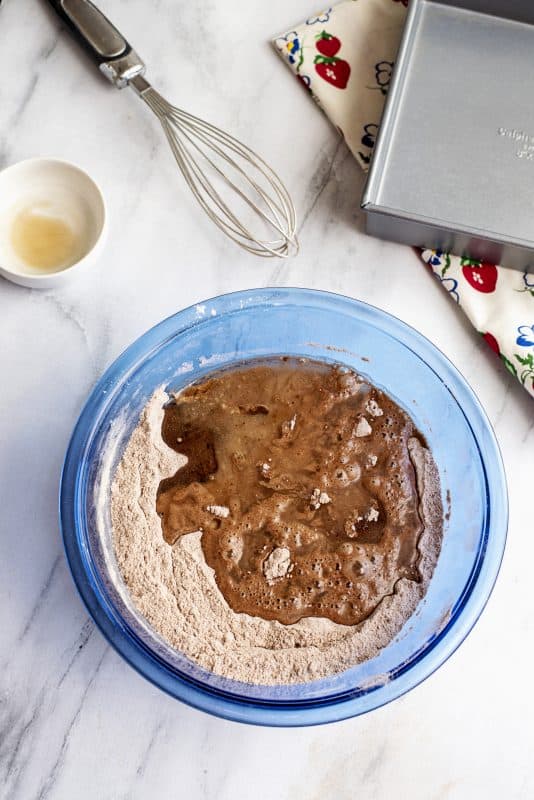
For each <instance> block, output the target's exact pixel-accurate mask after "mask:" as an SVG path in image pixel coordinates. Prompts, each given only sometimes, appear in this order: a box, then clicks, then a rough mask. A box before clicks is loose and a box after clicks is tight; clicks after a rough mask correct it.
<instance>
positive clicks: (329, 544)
mask: <svg viewBox="0 0 534 800" xmlns="http://www.w3.org/2000/svg"><path fill="white" fill-rule="evenodd" d="M162 437H163V439H164V441H165V443H166V444H167V445H168V446H169V447H171V448H173V449H174V450H175V451H177V452H179V453H182V454H184V455H185V456H187V459H188V460H187V464H186V465H185V466H184V467H182V468H181V469H179V470H178V471H177V472H176V474H175V475H174V476H173V477H171V478H168V479H166V480H163V481H162V482H161V484H160V486H159V491H158V499H157V511H158V513H159V515H160V517H161V520H162V528H163V535H164V538H165V540H166V541H167V542H168V543H169V544H171V545H172V544H174V543H175V542H176V541H177V539H178V538H179V537H180V536H183V535H184V534H187V533H192V532H194V531H198V530H202V531H203V535H202V549H203V552H204V556H205V559H206V562H207V563H208V565H209V566H210V567H211V568H212V569H213V570H214V573H215V579H216V582H217V585H218V586H219V588H220V590H221V592H222V594H223V596H224V598H225V599H226V601H227V603H228V604H229V605H230V607H231V608H232V609H233V610H234V611H235V612H245V613H247V614H251V615H254V616H259V617H263V618H264V619H270V620H272V619H275V620H278V621H280V622H282V623H284V624H290V623H293V622H297V621H298V620H300V619H301V618H303V617H310V616H316V617H327V618H329V619H331V620H333V621H334V622H338V623H341V624H345V625H354V624H357V623H359V622H361V621H362V620H364V619H365V618H366V617H368V616H369V615H370V614H371V613H372V612H373V611H374V610H375V609H376V607H377V606H378V605H379V603H380V602H381V600H382V599H383V598H384V597H385V596H386V595H390V594H391V593H392V592H393V591H394V589H395V584H396V583H397V581H398V580H399V579H401V578H408V579H410V580H414V581H419V580H420V575H419V571H418V560H419V551H418V541H419V537H420V535H421V533H422V530H423V526H422V523H421V519H420V517H419V497H418V494H417V488H416V481H415V472H414V467H413V465H412V462H411V460H410V455H409V448H408V443H409V441H410V439H412V438H414V437H415V438H418V439H419V440H420V441H421V442H422V443H423V444H424V440H423V439H422V437H421V435H420V434H419V432H418V431H417V430H416V428H415V427H414V424H413V422H412V421H411V419H410V418H409V416H408V415H407V414H406V413H405V412H404V411H403V410H402V409H401V408H399V406H398V405H397V404H396V403H394V401H393V400H392V399H391V398H389V397H388V396H387V395H385V394H384V393H383V392H381V391H379V390H378V389H376V388H375V387H373V386H371V385H370V384H369V383H367V382H366V381H365V379H363V378H362V377H360V376H358V375H357V374H356V373H355V372H353V371H350V370H348V369H347V368H344V367H338V366H332V365H328V364H325V363H320V362H315V361H310V360H305V359H289V358H286V357H284V358H271V359H268V360H263V361H261V362H254V363H253V364H252V365H250V364H248V365H244V366H243V367H241V368H238V369H232V370H227V371H222V372H219V373H217V374H216V375H214V376H211V377H209V378H208V379H205V380H204V381H202V382H200V383H197V384H194V385H192V386H189V387H188V388H186V389H184V390H183V391H182V392H180V393H179V394H178V395H177V396H176V398H175V401H174V402H173V403H171V404H170V405H169V406H168V407H167V408H166V409H165V415H164V420H163V425H162Z"/></svg>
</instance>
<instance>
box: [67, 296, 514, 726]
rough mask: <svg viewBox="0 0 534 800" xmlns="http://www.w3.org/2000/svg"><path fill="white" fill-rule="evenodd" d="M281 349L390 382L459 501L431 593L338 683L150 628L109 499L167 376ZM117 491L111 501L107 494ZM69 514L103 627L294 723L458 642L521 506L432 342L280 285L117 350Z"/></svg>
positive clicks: (468, 400) (83, 433)
mask: <svg viewBox="0 0 534 800" xmlns="http://www.w3.org/2000/svg"><path fill="white" fill-rule="evenodd" d="M274 354H290V355H299V356H309V357H311V358H315V359H323V360H328V361H337V362H342V363H343V364H346V365H348V366H350V367H353V368H355V369H356V370H357V371H359V372H360V373H362V374H364V375H366V376H368V377H369V379H370V380H371V381H372V382H373V383H375V384H376V385H378V386H379V387H381V388H383V389H385V391H386V392H388V393H389V394H391V395H392V396H393V397H394V398H395V399H396V400H397V402H398V403H399V404H400V405H401V406H403V407H404V408H405V409H406V411H408V412H409V413H410V414H411V416H412V417H413V418H414V420H415V422H416V424H417V426H418V428H419V429H420V430H421V431H422V432H423V434H424V435H425V436H426V438H427V440H428V442H429V444H430V446H431V448H432V451H433V454H434V458H435V460H436V463H437V465H438V468H439V471H440V475H441V481H442V490H443V504H444V508H445V509H446V510H447V509H449V512H450V513H449V514H448V515H447V516H448V519H446V521H445V532H444V540H443V547H442V551H441V554H440V557H439V560H438V564H437V567H436V570H435V573H434V576H433V578H432V580H431V583H430V586H429V589H428V592H427V595H426V597H425V598H424V600H423V601H422V602H421V604H420V605H419V607H418V609H417V611H416V613H415V614H414V615H413V617H412V618H411V619H410V620H409V621H408V622H407V623H406V625H405V626H404V628H403V629H402V630H401V631H400V633H399V634H398V635H397V636H396V638H395V639H394V640H393V641H392V642H391V643H390V644H389V645H388V646H387V647H386V648H384V649H383V650H382V651H381V652H380V653H379V655H377V656H376V657H375V658H372V659H370V660H369V661H366V662H364V663H362V664H359V665H358V666H355V667H353V668H351V669H349V670H346V671H345V672H341V673H339V674H337V675H333V676H332V677H329V678H327V679H324V680H318V681H313V682H310V683H303V684H297V685H295V684H294V685H290V686H274V687H273V686H257V685H256V686H253V685H248V684H244V683H238V682H236V681H231V680H227V679H225V678H222V677H220V676H218V675H214V674H212V673H210V672H207V671H206V670H204V669H202V668H201V667H199V666H197V665H196V664H194V663H192V662H191V661H190V660H189V659H187V658H186V657H185V656H184V655H183V654H181V653H179V652H177V651H175V650H173V649H172V648H171V647H170V646H168V645H167V644H166V643H165V642H164V641H163V640H162V639H161V638H160V637H159V636H158V635H157V634H156V633H155V632H154V631H153V630H152V629H151V628H150V627H149V626H148V624H147V623H146V622H145V621H144V620H143V618H142V617H141V616H140V615H139V614H138V613H137V612H136V610H135V608H134V607H133V605H132V603H131V601H130V600H129V597H128V593H127V591H126V589H125V587H124V585H123V584H122V581H121V578H120V575H119V574H118V571H117V567H116V564H115V559H114V554H113V548H112V539H111V523H110V513H109V502H108V499H109V492H110V486H111V481H112V477H113V472H114V469H115V467H116V465H117V463H118V461H119V460H120V457H121V454H122V452H123V450H124V447H125V445H126V443H127V441H128V438H129V435H130V434H131V432H132V430H133V428H134V427H135V426H136V424H137V422H138V419H139V414H140V412H141V409H142V408H143V406H144V405H145V403H146V402H147V400H148V399H149V397H150V396H151V394H152V393H153V391H154V390H155V389H156V388H157V387H159V386H161V385H163V386H165V387H167V388H169V389H172V390H177V389H180V388H181V387H183V386H185V385H186V384H188V383H189V382H191V381H192V380H194V379H198V378H199V377H201V376H202V375H205V374H206V373H208V372H210V371H212V370H214V369H219V368H221V367H223V366H227V365H231V364H235V363H237V362H241V361H243V360H244V359H251V358H257V357H261V356H267V355H274ZM102 497H103V498H104V502H101V500H98V498H102ZM60 513H61V526H62V531H63V538H64V543H65V549H66V553H67V558H68V561H69V564H70V567H71V570H72V574H73V576H74V580H75V582H76V584H77V586H78V589H79V591H80V594H81V596H82V599H83V600H84V602H85V604H86V606H87V608H88V610H89V612H90V613H91V615H92V617H93V619H94V620H95V622H96V624H97V625H98V627H99V628H100V630H101V631H102V633H103V634H104V636H105V637H106V638H107V639H108V641H109V642H110V643H111V644H112V645H113V646H114V647H115V648H116V650H117V651H118V652H119V653H120V654H121V655H122V656H123V657H124V658H125V659H126V660H127V661H128V662H129V663H130V664H131V665H132V666H133V667H135V669H137V670H138V671H139V672H140V673H141V674H142V675H144V676H145V677H146V678H148V679H149V680H150V681H152V682H153V683H154V684H156V686H159V687H160V688H161V689H164V690H165V691H167V692H168V693H169V694H171V695H173V696H174V697H177V698H179V699H180V700H183V701H184V702H186V703H189V704H190V705H192V706H195V707H197V708H200V709H203V710H204V711H208V712H210V713H212V714H216V715H219V716H221V717H226V718H229V719H234V720H239V721H242V722H250V723H257V724H263V725H283V726H289V725H313V724H318V723H323V722H330V721H334V720H340V719H344V718H346V717H351V716H354V715H356V714H361V713H363V712H365V711H369V710H371V709H373V708H377V707H378V706H380V705H382V704H384V703H387V702H389V701H390V700H393V699H395V698H396V697H399V695H401V694H403V693H404V692H406V691H408V690H409V689H411V688H413V687H414V686H415V685H416V684H418V683H419V682H420V681H422V680H423V679H424V678H426V677H427V676H428V675H430V674H431V673H432V672H433V671H434V670H435V669H436V668H437V667H439V666H440V665H441V664H442V663H443V662H444V661H445V660H446V659H447V658H448V656H450V655H451V653H452V652H453V651H454V650H455V649H456V647H458V645H459V644H460V642H461V641H462V640H463V639H464V638H465V636H466V635H467V634H468V632H469V630H470V629H471V627H472V626H473V625H474V623H475V621H476V620H477V618H478V617H479V615H480V613H481V611H482V609H483V607H484V605H485V603H486V601H487V599H488V596H489V594H490V592H491V589H492V587H493V584H494V581H495V579H496V576H497V572H498V569H499V565H500V562H501V557H502V554H503V550H504V545H505V539H506V526H507V513H508V505H507V493H506V484H505V477H504V472H503V466H502V461H501V457H500V454H499V450H498V447H497V443H496V441H495V437H494V435H493V432H492V430H491V427H490V425H489V423H488V420H487V419H486V416H485V415H484V412H483V411H482V409H481V407H480V404H479V403H478V401H477V399H476V397H475V396H474V394H473V392H472V391H471V389H470V388H469V386H468V385H467V384H466V382H465V381H464V380H463V378H462V377H461V375H460V374H459V373H458V372H457V371H456V369H455V368H454V367H453V366H452V365H451V364H450V362H449V361H447V359H446V358H445V357H444V356H443V354H442V353H440V352H439V351H438V350H437V349H436V348H435V347H434V346H433V345H432V344H430V342H429V341H428V340H427V339H425V338H423V337H422V336H421V335H420V334H418V333H417V332H416V331H414V330H413V329H411V328H409V327H408V326H407V325H404V324H403V323H402V322H400V321H399V320H397V319H395V318H394V317H391V316H389V315H388V314H385V313H384V312H382V311H379V310H378V309H376V308H373V307H372V306H368V305H365V304H364V303H360V302H358V301H355V300H350V299H348V298H346V297H341V296H338V295H334V294H328V293H325V292H316V291H309V290H305V289H265V290H255V291H246V292H237V293H235V294H228V295H223V296H222V297H217V298H215V299H213V300H207V301H206V302H205V303H203V304H201V305H197V306H195V307H192V308H188V309H186V310H185V311H180V312H179V313H178V314H175V315H174V316H172V317H170V318H169V319H167V320H165V321H163V322H161V323H160V324H159V325H156V327H155V328H152V330H150V331H148V332H147V333H145V334H144V335H143V336H141V338H140V339H138V340H137V341H136V342H134V344H132V345H131V346H130V347H129V348H128V349H127V350H126V351H125V352H124V353H123V354H122V355H121V356H120V357H119V358H118V359H117V360H116V361H115V363H114V364H113V365H112V366H111V367H110V368H109V369H108V371H107V372H106V373H105V375H104V376H103V378H102V379H101V380H100V381H99V383H98V384H97V385H96V387H95V388H94V390H93V392H92V394H91V396H90V397H89V400H88V401H87V404H86V406H85V408H84V409H83V411H82V413H81V416H80V419H79V421H78V423H77V425H76V427H75V429H74V433H73V435H72V440H71V443H70V446H69V449H68V452H67V456H66V460H65V465H64V469H63V476H62V482H61V498H60Z"/></svg>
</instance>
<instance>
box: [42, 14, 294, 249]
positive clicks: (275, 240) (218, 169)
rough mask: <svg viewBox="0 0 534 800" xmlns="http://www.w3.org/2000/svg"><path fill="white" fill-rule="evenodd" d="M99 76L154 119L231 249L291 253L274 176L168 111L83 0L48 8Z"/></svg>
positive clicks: (204, 128) (222, 139)
mask: <svg viewBox="0 0 534 800" xmlns="http://www.w3.org/2000/svg"><path fill="white" fill-rule="evenodd" d="M48 2H49V3H50V5H51V6H52V7H53V8H54V10H55V11H56V12H57V13H58V14H59V16H60V17H61V18H62V19H63V20H64V21H65V23H66V24H67V26H68V27H69V28H70V30H71V32H72V33H73V34H74V36H75V38H76V39H77V40H78V41H79V42H80V44H82V46H83V47H84V48H85V49H86V50H87V51H88V52H89V54H90V55H91V57H92V59H93V60H94V61H95V62H96V63H97V65H98V67H99V68H100V70H101V71H102V72H103V74H104V75H105V76H106V77H107V78H108V80H110V81H111V83H113V84H114V85H115V86H116V87H117V88H119V89H123V88H124V87H125V86H132V87H133V89H134V90H135V91H136V92H137V94H138V95H139V96H140V97H141V99H142V100H144V102H145V103H146V104H147V106H148V107H149V108H150V109H151V110H152V111H153V112H154V114H155V115H156V116H157V118H158V119H159V121H160V123H161V125H162V127H163V130H164V132H165V135H166V137H167V140H168V142H169V145H170V147H171V150H172V153H173V155H174V158H175V160H176V163H177V164H178V166H179V168H180V170H181V172H182V174H183V176H184V178H185V180H186V182H187V185H188V186H189V188H190V189H191V191H192V192H193V195H194V196H195V197H196V199H197V200H198V202H199V203H200V205H201V207H202V208H203V209H204V211H205V212H206V214H207V215H208V217H209V218H210V219H211V220H212V222H214V223H215V224H216V225H217V226H218V227H219V228H220V229H221V230H222V231H223V232H224V233H225V234H226V235H227V236H228V237H229V238H230V239H232V241H234V242H236V244H238V245H239V246H240V247H242V248H244V249H245V250H247V251H248V252H249V253H253V254H254V255H258V256H263V257H270V256H281V257H286V256H288V255H290V254H292V253H296V252H297V251H298V242H297V237H296V224H297V221H296V214H295V207H294V205H293V202H292V200H291V197H290V196H289V193H288V191H287V189H286V188H285V186H284V184H283V183H282V181H281V180H280V178H279V177H278V176H277V175H276V173H275V172H273V170H272V169H271V168H270V167H269V166H268V164H266V163H265V161H264V160H263V159H262V158H261V157H260V156H258V155H257V154H256V153H255V152H254V151H253V150H251V149H250V148H249V147H247V146H246V145H244V144H242V143H241V142H240V141H238V140H237V139H235V138H234V137H233V136H230V134H228V133H225V132H224V131H222V130H220V129H219V128H216V127H215V126H214V125H211V124H210V123H209V122H204V121H203V120H201V119H199V118H198V117H195V116H193V115H192V114H189V113H187V112H186V111H183V110H181V109H179V108H176V107H175V106H173V105H171V104H170V103H169V102H167V100H165V98H163V97H162V96H161V95H160V94H159V93H158V92H157V91H156V90H155V89H154V88H153V87H152V86H151V85H150V83H148V81H147V80H146V79H145V78H144V77H143V74H144V72H145V64H144V63H143V61H142V60H141V59H140V58H139V56H138V55H137V53H136V52H135V51H134V50H133V49H132V48H131V47H130V45H129V44H128V42H127V41H126V39H125V38H124V37H123V36H122V35H121V34H120V33H119V31H118V30H117V29H116V28H115V27H114V26H113V25H112V24H111V22H110V21H109V20H108V19H107V17H105V16H104V14H102V12H101V11H99V9H98V8H97V7H96V6H95V5H94V4H93V3H91V2H90V0H48Z"/></svg>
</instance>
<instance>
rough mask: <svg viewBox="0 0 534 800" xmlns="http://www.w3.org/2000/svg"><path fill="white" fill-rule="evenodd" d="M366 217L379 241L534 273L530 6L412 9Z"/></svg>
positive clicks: (416, 0)
mask: <svg viewBox="0 0 534 800" xmlns="http://www.w3.org/2000/svg"><path fill="white" fill-rule="evenodd" d="M362 208H364V209H365V211H366V212H367V230H368V232H369V233H370V234H372V235H375V236H378V237H380V238H384V239H392V240H395V241H399V242H404V243H406V244H412V245H417V246H419V247H426V248H432V249H439V250H447V251H450V252H453V253H457V254H458V255H462V256H468V257H471V258H477V259H482V260H485V261H491V262H493V263H502V264H505V265H506V266H513V267H517V268H520V269H525V268H527V267H529V266H531V265H532V264H534V2H520V1H519V0H501V1H499V0H489V1H486V2H483V1H482V0H411V2H410V5H409V12H408V17H407V20H406V26H405V29H404V34H403V38H402V42H401V45H400V49H399V53H398V56H397V62H396V66H395V70H394V75H393V80H392V84H391V88H390V92H389V96H388V99H387V103H386V107H385V110H384V114H383V118H382V122H381V126H380V132H379V136H378V140H377V144H376V148H375V152H374V155H373V159H372V163H371V169H370V172H369V177H368V181H367V185H366V187H365V190H364V195H363V198H362Z"/></svg>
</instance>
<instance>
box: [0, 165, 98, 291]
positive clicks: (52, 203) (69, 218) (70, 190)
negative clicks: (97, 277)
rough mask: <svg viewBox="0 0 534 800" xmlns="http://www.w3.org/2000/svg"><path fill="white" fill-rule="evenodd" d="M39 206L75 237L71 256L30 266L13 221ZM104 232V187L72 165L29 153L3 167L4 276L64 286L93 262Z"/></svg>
mask: <svg viewBox="0 0 534 800" xmlns="http://www.w3.org/2000/svg"><path fill="white" fill-rule="evenodd" d="M35 209H36V210H37V212H36V213H39V214H41V213H42V214H45V215H49V216H50V217H52V218H54V219H57V220H61V222H63V223H64V224H65V225H67V226H68V229H70V231H71V233H72V235H73V239H74V240H75V246H74V245H73V249H72V252H71V255H70V258H69V260H67V261H66V263H63V264H62V265H60V266H58V268H55V267H52V268H48V269H41V268H37V267H32V266H30V265H29V264H28V263H26V262H25V261H24V260H23V259H22V258H21V256H20V254H19V253H18V252H17V250H16V247H15V246H14V239H13V230H14V223H15V220H16V219H17V218H18V215H20V214H21V213H22V212H24V211H26V210H30V211H31V210H35ZM34 213H35V212H34ZM105 231H106V206H105V203H104V198H103V196H102V192H101V191H100V189H99V187H98V186H97V185H96V183H95V182H94V181H93V180H92V178H90V177H89V175H87V173H86V172H84V171H83V170H82V169H80V168H79V167H77V166H75V165H74V164H69V163H68V162H67V161H61V160H59V159H55V158H31V159H28V160H27V161H20V162H19V163H18V164H13V166H11V167H8V168H7V169H5V170H4V171H3V172H0V275H2V276H3V277H4V278H7V279H8V280H10V281H12V282H13V283H18V284H19V285H20V286H27V287H30V288H34V289H50V288H52V287H57V286H61V285H63V284H64V283H66V282H67V281H68V280H70V279H71V278H72V277H74V275H77V274H79V273H80V272H81V271H82V270H86V269H87V268H88V267H89V266H90V265H91V264H93V263H94V262H95V260H96V258H97V256H98V252H99V251H100V249H101V247H102V244H103V240H104V234H105Z"/></svg>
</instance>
